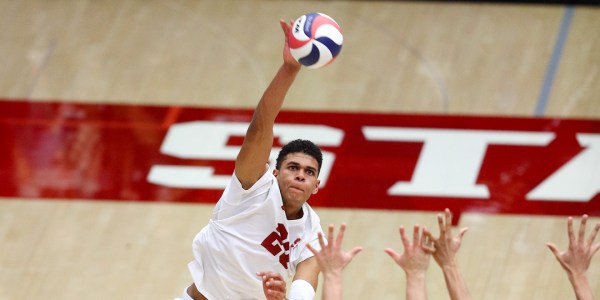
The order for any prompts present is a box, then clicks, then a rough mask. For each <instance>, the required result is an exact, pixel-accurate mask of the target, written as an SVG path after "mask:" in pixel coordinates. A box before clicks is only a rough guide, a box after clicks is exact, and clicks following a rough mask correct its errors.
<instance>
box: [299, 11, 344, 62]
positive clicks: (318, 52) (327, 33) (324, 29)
mask: <svg viewBox="0 0 600 300" xmlns="http://www.w3.org/2000/svg"><path fill="white" fill-rule="evenodd" d="M288 35H289V38H288V40H289V44H290V52H291V54H292V56H293V57H294V58H295V59H296V60H297V61H298V62H299V63H300V64H302V65H303V66H306V67H308V68H313V69H316V68H320V67H323V66H326V65H328V64H330V63H331V62H332V61H333V60H335V58H336V57H337V56H338V54H340V50H342V43H343V41H344V37H343V36H342V30H341V28H340V26H339V25H338V23H337V22H336V21H335V20H334V19H333V18H331V17H330V16H328V15H326V14H322V13H309V14H305V15H302V16H300V17H299V18H298V19H296V21H294V24H293V26H292V28H291V29H290V32H289V34H288Z"/></svg>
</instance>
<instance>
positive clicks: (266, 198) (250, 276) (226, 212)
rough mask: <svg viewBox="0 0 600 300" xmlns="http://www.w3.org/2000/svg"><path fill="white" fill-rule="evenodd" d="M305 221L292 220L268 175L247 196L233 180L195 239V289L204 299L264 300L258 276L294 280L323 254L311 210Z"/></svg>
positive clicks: (306, 209) (305, 207)
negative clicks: (300, 269)
mask: <svg viewBox="0 0 600 300" xmlns="http://www.w3.org/2000/svg"><path fill="white" fill-rule="evenodd" d="M302 210H303V212H304V214H303V217H302V218H301V219H298V220H288V219H287V218H286V215H285V211H284V210H283V201H282V199H281V193H280V191H279V186H278V184H277V179H276V178H275V176H273V174H272V173H271V172H270V171H269V170H267V172H265V174H264V175H263V176H262V177H261V178H260V179H259V180H258V181H257V182H256V183H255V184H254V185H253V186H252V187H251V188H250V189H248V190H244V189H243V188H242V185H241V183H240V182H239V180H238V179H237V177H236V176H235V175H233V176H232V177H231V181H230V182H229V184H228V186H227V187H226V188H225V191H224V192H223V195H222V196H221V199H219V201H218V202H217V204H216V206H215V208H214V209H213V212H212V217H211V219H210V221H209V223H208V225H206V226H205V227H204V228H203V229H202V230H201V231H200V232H199V233H198V234H197V235H196V237H195V238H194V242H193V253H194V260H193V261H192V262H190V263H189V264H188V267H189V269H190V272H191V274H192V278H193V279H194V283H195V284H196V287H197V288H198V290H199V291H200V293H202V294H203V295H204V296H205V297H206V298H208V299H210V300H213V299H264V298H265V295H264V292H263V289H262V282H261V279H260V278H259V277H258V276H256V273H257V272H263V271H268V272H278V273H280V274H281V275H283V276H284V277H285V276H286V274H287V275H288V276H290V277H291V276H293V274H294V273H295V272H296V266H297V265H298V264H299V263H300V262H302V261H303V260H305V259H307V258H309V257H312V256H313V254H312V252H310V250H308V248H307V247H306V244H307V243H310V244H311V246H313V247H314V248H315V249H320V245H319V241H318V236H317V234H318V232H321V231H322V229H321V225H320V220H319V217H318V216H317V214H316V213H315V212H314V211H313V210H312V208H310V206H309V205H308V204H306V203H305V204H304V205H303V206H302Z"/></svg>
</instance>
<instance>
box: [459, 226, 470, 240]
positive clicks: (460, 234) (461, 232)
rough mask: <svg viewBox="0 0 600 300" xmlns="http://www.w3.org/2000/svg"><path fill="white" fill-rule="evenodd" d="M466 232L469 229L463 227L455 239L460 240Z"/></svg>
mask: <svg viewBox="0 0 600 300" xmlns="http://www.w3.org/2000/svg"><path fill="white" fill-rule="evenodd" d="M467 231H469V227H464V228H462V229H461V230H460V231H459V232H458V234H457V235H456V237H457V238H458V239H459V240H462V238H463V236H464V235H465V233H467Z"/></svg>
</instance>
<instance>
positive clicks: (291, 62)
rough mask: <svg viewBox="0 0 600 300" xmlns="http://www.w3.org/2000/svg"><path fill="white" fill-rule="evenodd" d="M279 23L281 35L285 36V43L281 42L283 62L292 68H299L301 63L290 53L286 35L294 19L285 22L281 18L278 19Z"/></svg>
mask: <svg viewBox="0 0 600 300" xmlns="http://www.w3.org/2000/svg"><path fill="white" fill-rule="evenodd" d="M279 24H280V25H281V29H282V30H283V35H284V36H285V43H284V44H283V63H284V65H286V66H289V67H292V68H294V69H300V67H301V66H302V65H301V64H300V63H299V62H298V61H297V60H296V59H295V58H294V57H293V56H292V53H291V52H290V43H289V37H288V33H289V32H290V30H291V28H292V25H293V24H294V21H290V23H287V22H286V21H285V20H284V19H281V20H279Z"/></svg>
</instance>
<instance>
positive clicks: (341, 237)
mask: <svg viewBox="0 0 600 300" xmlns="http://www.w3.org/2000/svg"><path fill="white" fill-rule="evenodd" d="M345 231H346V224H345V223H342V225H340V231H339V232H338V234H337V237H336V238H335V245H336V246H337V248H341V247H342V242H343V241H344V232H345Z"/></svg>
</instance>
